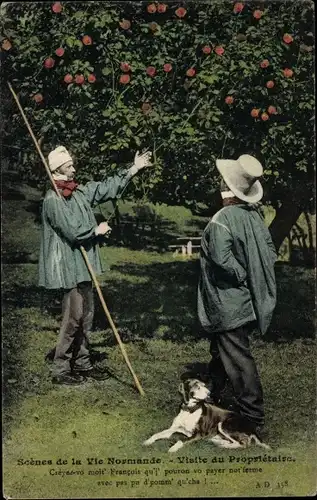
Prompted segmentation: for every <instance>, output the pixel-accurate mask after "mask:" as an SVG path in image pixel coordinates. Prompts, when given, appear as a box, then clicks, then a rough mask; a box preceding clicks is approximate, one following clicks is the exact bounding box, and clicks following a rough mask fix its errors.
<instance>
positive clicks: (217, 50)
mask: <svg viewBox="0 0 317 500" xmlns="http://www.w3.org/2000/svg"><path fill="white" fill-rule="evenodd" d="M215 52H216V54H217V55H218V56H222V55H223V54H224V52H225V49H224V48H223V47H221V46H219V47H216V48H215Z"/></svg>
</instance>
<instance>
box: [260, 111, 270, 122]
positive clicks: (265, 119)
mask: <svg viewBox="0 0 317 500" xmlns="http://www.w3.org/2000/svg"><path fill="white" fill-rule="evenodd" d="M269 118H270V117H269V115H268V114H267V113H262V115H261V120H263V121H264V122H266V121H267V120H268V119H269Z"/></svg>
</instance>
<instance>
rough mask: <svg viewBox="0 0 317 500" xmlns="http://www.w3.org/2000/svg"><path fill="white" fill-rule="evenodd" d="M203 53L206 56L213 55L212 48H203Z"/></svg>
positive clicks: (206, 46)
mask: <svg viewBox="0 0 317 500" xmlns="http://www.w3.org/2000/svg"><path fill="white" fill-rule="evenodd" d="M202 51H203V53H204V54H210V53H211V47H209V45H205V46H204V47H203V48H202Z"/></svg>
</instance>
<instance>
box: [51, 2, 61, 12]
mask: <svg viewBox="0 0 317 500" xmlns="http://www.w3.org/2000/svg"><path fill="white" fill-rule="evenodd" d="M62 10H63V7H62V4H61V3H60V2H55V3H54V4H53V5H52V11H53V12H55V14H59V13H60V12H62Z"/></svg>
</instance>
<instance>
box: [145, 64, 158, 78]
mask: <svg viewBox="0 0 317 500" xmlns="http://www.w3.org/2000/svg"><path fill="white" fill-rule="evenodd" d="M155 73H156V69H155V68H154V66H148V67H147V68H146V74H147V75H149V76H154V75H155Z"/></svg>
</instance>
